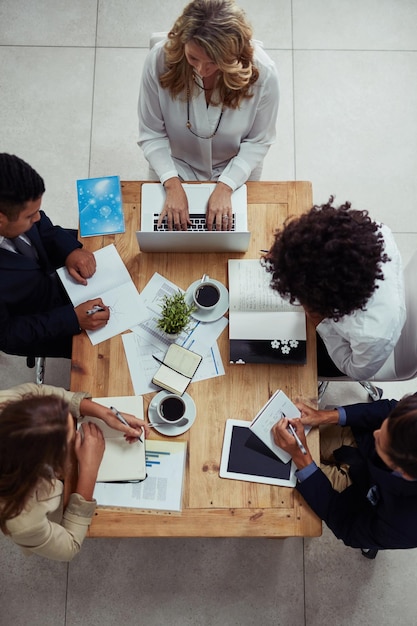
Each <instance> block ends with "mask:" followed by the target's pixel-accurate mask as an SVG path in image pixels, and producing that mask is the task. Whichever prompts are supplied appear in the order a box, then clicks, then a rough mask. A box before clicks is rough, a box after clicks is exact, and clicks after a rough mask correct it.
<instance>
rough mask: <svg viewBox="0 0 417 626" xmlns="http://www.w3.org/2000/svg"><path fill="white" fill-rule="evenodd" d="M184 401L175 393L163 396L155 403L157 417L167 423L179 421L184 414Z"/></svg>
mask: <svg viewBox="0 0 417 626" xmlns="http://www.w3.org/2000/svg"><path fill="white" fill-rule="evenodd" d="M185 409H186V406H185V402H184V400H183V399H182V398H181V396H178V395H177V394H175V393H171V394H167V395H165V396H163V397H162V398H161V399H160V401H159V402H158V404H157V405H156V412H157V414H158V419H160V420H161V422H166V423H167V424H175V423H176V422H180V421H181V420H182V419H183V417H184V414H185Z"/></svg>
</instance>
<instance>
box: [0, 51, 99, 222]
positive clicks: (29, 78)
mask: <svg viewBox="0 0 417 626" xmlns="http://www.w3.org/2000/svg"><path fill="white" fill-rule="evenodd" d="M0 63H1V65H2V66H3V68H4V69H3V71H2V95H1V98H2V106H1V110H0V129H1V130H0V138H1V147H2V150H3V151H4V152H9V153H12V154H17V156H19V157H21V158H22V159H24V160H25V161H27V162H28V163H29V164H30V165H32V167H33V168H34V169H35V170H36V171H37V172H38V173H39V174H40V175H41V176H42V178H43V179H44V181H45V187H46V192H45V194H44V197H43V201H42V208H43V209H44V210H45V212H46V213H47V214H48V216H49V217H50V218H51V219H52V221H54V222H55V223H58V224H60V225H61V226H66V227H76V226H77V224H78V209H77V197H76V187H75V181H76V179H77V178H85V177H86V176H88V161H89V153H90V133H91V107H92V93H93V83H92V81H93V72H94V65H93V64H94V50H93V49H82V48H44V47H41V48H28V47H22V48H14V47H0ZM34 68H36V69H34Z"/></svg>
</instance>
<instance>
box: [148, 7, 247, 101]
mask: <svg viewBox="0 0 417 626" xmlns="http://www.w3.org/2000/svg"><path fill="white" fill-rule="evenodd" d="M251 38H252V28H251V26H250V24H249V22H248V21H247V19H246V15H245V13H244V11H243V10H242V9H240V8H239V7H238V6H237V5H236V4H235V2H234V0H194V2H191V3H190V4H188V5H187V6H186V7H185V9H184V11H183V13H182V15H181V16H180V17H179V18H178V19H177V21H176V22H175V24H174V26H173V27H172V30H171V31H170V32H169V33H168V42H167V43H166V44H165V61H166V71H165V72H164V73H163V74H161V76H160V77H159V81H160V84H161V87H163V88H164V89H168V90H169V92H170V94H171V96H172V98H177V97H180V98H181V99H183V100H185V99H186V97H187V91H188V90H190V92H191V93H194V92H195V90H196V85H195V83H194V81H193V68H192V67H191V66H190V65H189V63H188V62H187V59H186V57H185V52H184V46H185V44H186V43H187V42H189V41H193V42H194V43H195V44H197V45H198V46H200V47H201V48H202V49H203V50H204V52H205V53H206V54H207V56H208V57H209V58H210V59H211V60H212V61H213V62H214V63H215V64H216V65H217V66H218V68H219V70H220V73H219V78H218V81H217V89H218V102H213V104H222V105H223V106H227V107H229V108H232V109H236V108H238V107H239V105H240V103H241V102H242V100H243V99H244V98H251V97H252V95H253V94H252V85H253V84H254V83H255V82H256V81H257V80H258V77H259V71H258V69H257V68H256V67H255V66H254V65H253V47H252V45H251Z"/></svg>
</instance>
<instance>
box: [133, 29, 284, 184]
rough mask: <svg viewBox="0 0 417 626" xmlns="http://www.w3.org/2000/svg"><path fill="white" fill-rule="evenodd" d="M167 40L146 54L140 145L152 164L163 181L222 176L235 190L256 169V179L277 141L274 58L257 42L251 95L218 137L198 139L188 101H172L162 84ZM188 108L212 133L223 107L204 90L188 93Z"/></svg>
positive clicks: (199, 129)
mask: <svg viewBox="0 0 417 626" xmlns="http://www.w3.org/2000/svg"><path fill="white" fill-rule="evenodd" d="M164 44H165V41H161V42H159V43H158V44H156V45H155V46H154V47H153V48H152V49H151V50H150V52H149V54H148V56H147V58H146V60H145V65H144V69H143V74H142V81H141V88H140V94H139V104H138V112H139V141H138V144H139V146H140V147H141V148H142V149H143V152H144V155H145V157H146V159H147V160H148V162H149V165H150V167H151V168H152V169H153V170H154V171H155V172H156V174H157V176H158V178H159V179H160V181H161V182H162V183H164V182H165V181H166V180H168V179H169V178H172V177H174V176H178V175H179V176H180V177H181V178H182V179H183V180H218V181H220V182H223V183H225V184H227V185H229V187H231V188H232V189H233V190H235V189H236V188H237V187H240V185H242V184H243V183H245V182H246V181H247V180H248V179H249V178H250V177H251V174H252V173H253V174H252V176H253V179H259V177H260V172H261V169H262V162H263V159H264V157H265V155H266V153H267V152H268V149H269V146H270V145H271V144H272V143H273V142H274V141H275V124H276V118H277V113H278V102H279V86H278V76H277V71H276V67H275V64H274V62H273V61H272V60H271V59H270V58H269V57H268V55H267V54H266V53H265V52H264V51H263V49H262V48H261V46H259V45H258V44H256V43H254V50H255V53H254V64H255V65H256V67H257V69H258V70H259V78H258V80H257V81H256V83H255V84H254V86H253V97H252V98H249V99H244V100H243V101H242V103H241V105H240V107H239V108H238V109H229V108H225V110H224V112H223V115H222V118H221V120H220V125H219V128H218V130H217V133H216V134H215V136H214V137H213V138H211V139H200V138H199V137H196V136H194V135H193V134H192V133H191V132H190V130H189V129H188V128H187V127H186V123H187V102H186V101H183V100H182V99H180V98H176V99H175V100H173V99H172V98H171V95H170V94H169V91H168V90H167V89H162V87H161V85H160V83H159V76H160V74H162V73H163V71H164V62H165V52H164V49H163V46H164ZM189 106H190V122H191V124H192V128H193V130H194V132H196V133H197V134H199V135H201V136H203V137H208V136H209V135H211V134H212V133H213V132H214V130H215V128H216V126H217V123H218V121H219V116H220V114H221V107H220V106H211V105H209V106H207V103H206V99H205V94H204V91H203V90H202V89H201V90H199V93H198V94H197V95H194V97H190V104H189Z"/></svg>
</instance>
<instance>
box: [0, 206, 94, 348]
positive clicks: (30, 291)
mask: <svg viewBox="0 0 417 626" xmlns="http://www.w3.org/2000/svg"><path fill="white" fill-rule="evenodd" d="M40 214H41V219H40V220H39V221H38V222H36V223H35V224H34V225H33V226H32V228H31V229H30V230H28V231H27V232H26V233H25V234H26V235H27V236H28V237H29V239H30V240H31V242H32V245H33V246H34V247H35V248H36V250H37V253H38V256H39V261H36V260H33V259H31V258H28V257H25V256H23V255H21V254H15V253H14V252H9V251H8V250H5V249H3V248H0V284H1V289H0V350H3V351H4V352H8V353H10V354H18V355H33V356H49V355H52V356H70V355H69V354H60V352H61V351H63V352H65V351H67V347H68V346H70V338H71V337H72V336H73V335H75V334H77V333H79V332H80V328H79V325H78V320H77V316H76V315H75V312H74V307H73V305H72V304H71V303H70V301H69V298H68V296H67V294H66V292H65V290H64V288H63V287H62V285H61V283H60V280H59V278H58V277H57V274H56V272H55V270H56V269H57V268H58V267H61V266H63V265H64V264H65V259H66V258H67V256H68V254H69V253H70V252H72V251H73V250H75V249H77V248H81V247H82V246H81V244H80V243H79V242H78V241H77V240H76V239H75V238H74V237H73V236H72V235H71V234H70V233H69V232H67V231H66V230H64V229H63V228H61V227H60V226H54V225H53V224H52V222H51V221H50V219H49V218H48V217H47V216H46V215H45V213H44V212H43V211H40ZM60 342H62V346H63V347H62V350H61V349H60Z"/></svg>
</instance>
